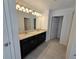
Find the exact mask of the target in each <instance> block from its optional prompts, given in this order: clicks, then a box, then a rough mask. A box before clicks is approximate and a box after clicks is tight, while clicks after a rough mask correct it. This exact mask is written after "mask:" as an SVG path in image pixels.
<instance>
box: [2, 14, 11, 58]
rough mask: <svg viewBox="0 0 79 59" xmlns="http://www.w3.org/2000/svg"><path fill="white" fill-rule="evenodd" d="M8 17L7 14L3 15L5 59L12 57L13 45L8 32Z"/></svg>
mask: <svg viewBox="0 0 79 59" xmlns="http://www.w3.org/2000/svg"><path fill="white" fill-rule="evenodd" d="M6 25H7V24H6V17H5V14H4V16H3V54H4V55H3V59H12V57H11V49H10V48H11V47H10V41H9V36H8V32H7V26H6Z"/></svg>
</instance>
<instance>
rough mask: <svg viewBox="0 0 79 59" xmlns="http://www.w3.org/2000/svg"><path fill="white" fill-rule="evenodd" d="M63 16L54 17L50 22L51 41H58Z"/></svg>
mask: <svg viewBox="0 0 79 59" xmlns="http://www.w3.org/2000/svg"><path fill="white" fill-rule="evenodd" d="M62 21H63V16H54V17H52V20H51V37H50V38H51V39H58V40H59V39H60V35H61V28H62Z"/></svg>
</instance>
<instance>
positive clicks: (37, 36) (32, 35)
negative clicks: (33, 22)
mask: <svg viewBox="0 0 79 59" xmlns="http://www.w3.org/2000/svg"><path fill="white" fill-rule="evenodd" d="M19 37H20V47H21V57H22V59H23V58H24V57H25V56H26V55H27V54H28V53H30V52H31V51H33V50H34V49H35V48H36V47H38V46H39V45H40V44H42V43H43V42H44V41H45V39H46V30H35V31H33V32H28V33H25V32H24V33H20V34H19Z"/></svg>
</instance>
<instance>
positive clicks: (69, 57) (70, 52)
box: [66, 14, 76, 59]
mask: <svg viewBox="0 0 79 59" xmlns="http://www.w3.org/2000/svg"><path fill="white" fill-rule="evenodd" d="M74 54H76V15H75V14H74V18H73V22H72V27H71V32H70V36H69V43H68V46H67V53H66V59H76V56H74Z"/></svg>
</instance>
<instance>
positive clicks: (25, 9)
mask: <svg viewBox="0 0 79 59" xmlns="http://www.w3.org/2000/svg"><path fill="white" fill-rule="evenodd" d="M16 9H17V10H19V11H23V12H26V13H29V12H30V13H32V15H35V16H42V15H41V14H40V13H38V12H33V11H32V10H31V9H30V10H29V9H28V8H25V7H24V6H20V5H19V4H16Z"/></svg>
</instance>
